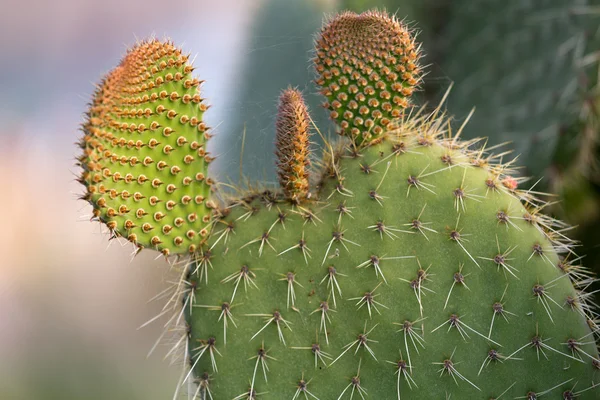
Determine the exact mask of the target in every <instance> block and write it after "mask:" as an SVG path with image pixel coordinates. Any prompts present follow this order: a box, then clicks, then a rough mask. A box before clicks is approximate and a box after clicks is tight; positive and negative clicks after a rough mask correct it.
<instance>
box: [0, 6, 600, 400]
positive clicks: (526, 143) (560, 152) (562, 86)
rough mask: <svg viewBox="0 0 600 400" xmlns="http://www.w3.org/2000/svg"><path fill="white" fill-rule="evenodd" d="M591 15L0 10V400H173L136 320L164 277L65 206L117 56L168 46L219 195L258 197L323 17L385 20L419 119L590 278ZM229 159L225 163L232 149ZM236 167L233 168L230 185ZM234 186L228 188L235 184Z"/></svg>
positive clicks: (491, 9) (152, 329) (307, 86)
mask: <svg viewBox="0 0 600 400" xmlns="http://www.w3.org/2000/svg"><path fill="white" fill-rule="evenodd" d="M599 3H600V2H599V1H598V0H560V1H559V0H512V1H506V0H452V1H450V0H219V1H214V0H180V1H177V2H168V1H156V0H129V1H123V0H98V1H92V0H79V1H76V0H54V1H45V0H37V1H36V0H0V184H1V186H0V187H1V189H0V211H1V213H2V214H1V218H0V228H1V229H0V250H1V252H0V254H2V256H1V258H0V399H3V400H4V399H8V400H13V399H27V400H30V399H35V400H37V399H48V400H50V399H61V400H71V399H73V400H75V399H92V400H95V399H99V400H100V399H102V400H104V399H117V400H120V399H123V400H134V399H145V400H154V399H156V400H162V399H170V398H172V397H173V393H174V389H175V387H176V385H177V378H178V375H179V372H180V369H179V368H178V367H175V366H171V365H170V364H171V362H170V361H171V360H170V359H167V360H163V358H164V356H165V354H166V352H167V351H168V348H169V346H168V343H166V344H165V345H161V346H159V347H158V348H157V350H156V351H155V352H154V354H153V355H151V356H150V357H147V353H148V351H149V350H150V349H151V348H152V347H153V345H154V343H155V341H156V339H157V338H158V337H159V336H160V334H161V332H162V324H163V323H164V322H165V321H164V319H162V320H161V319H159V320H157V321H156V322H155V323H153V324H150V325H149V326H147V327H144V328H143V329H138V328H139V327H140V326H141V325H142V324H144V323H145V322H146V321H148V320H149V319H151V318H152V317H153V316H155V315H157V314H158V313H159V312H160V310H161V307H162V304H160V303H159V302H148V300H149V299H151V298H152V297H153V296H154V295H155V294H157V293H159V292H160V291H161V290H164V289H165V288H167V287H168V286H169V281H171V280H173V279H176V277H174V276H173V274H172V272H171V271H170V268H169V266H168V264H167V263H166V262H165V261H164V260H163V259H162V258H156V257H155V254H153V253H152V252H150V251H144V252H142V253H141V254H140V255H139V256H137V257H135V258H132V248H131V247H130V246H128V245H122V244H120V243H118V242H117V241H113V242H111V243H109V242H108V240H107V239H108V238H107V236H106V235H105V234H104V233H103V232H102V229H100V227H99V226H98V225H97V224H92V223H90V222H89V216H90V213H91V209H90V207H89V206H88V205H87V204H86V203H84V202H82V201H78V200H77V196H78V195H79V194H81V192H82V190H81V188H80V187H79V185H78V184H77V183H76V182H75V177H76V176H77V174H78V173H79V171H78V169H77V167H75V165H74V159H75V156H76V154H77V151H78V150H77V149H76V146H75V145H74V143H75V141H76V140H77V139H78V137H79V136H80V135H81V133H80V132H79V125H80V124H81V123H82V121H83V119H82V118H83V117H82V115H83V112H84V111H85V109H86V104H87V102H88V101H89V99H90V95H91V93H92V91H93V89H94V83H95V82H98V80H99V79H100V78H101V77H102V76H103V74H105V73H106V72H108V71H109V70H110V69H111V68H112V67H114V66H115V65H116V63H117V62H118V60H119V59H120V57H121V56H122V55H123V53H124V52H125V50H126V49H127V47H128V46H131V45H132V44H134V43H135V42H136V41H137V40H139V39H143V38H147V37H150V36H155V37H158V38H171V39H173V40H174V41H175V42H176V43H177V44H179V45H181V46H183V48H184V49H185V50H186V51H188V52H190V53H191V54H192V55H193V56H195V66H196V67H197V70H196V73H197V75H198V76H199V77H200V78H201V79H205V80H206V83H205V84H204V85H203V89H202V90H203V96H204V97H207V98H208V99H209V100H210V103H211V104H212V106H213V107H212V108H211V109H210V111H209V112H208V113H207V118H208V123H209V125H210V126H212V127H214V128H215V129H214V130H215V133H216V136H215V138H214V139H213V140H212V141H211V146H212V149H211V150H212V152H213V153H214V154H217V155H218V156H219V158H218V160H217V162H215V164H214V169H213V171H212V173H213V174H214V175H216V176H218V177H219V178H220V179H221V180H222V181H225V182H227V181H231V182H239V181H240V180H241V177H242V176H244V177H245V178H246V179H249V180H251V181H252V180H258V179H260V180H266V181H272V180H273V178H274V173H273V168H272V165H273V156H272V153H273V152H272V141H273V135H274V128H273V121H274V117H275V115H274V111H275V108H276V104H277V94H278V92H279V91H280V90H281V89H283V88H285V87H286V86H287V85H288V84H291V85H294V86H298V87H300V88H301V89H302V90H303V91H304V92H305V94H306V96H307V98H308V100H309V103H310V105H311V108H312V110H313V118H314V119H315V120H316V121H317V123H318V124H319V126H320V127H321V130H322V131H323V132H325V133H326V134H327V133H331V134H333V130H332V128H331V126H330V125H329V123H328V121H327V120H326V118H325V113H324V112H322V110H320V109H319V105H318V104H319V98H318V96H317V94H316V90H315V89H314V87H313V86H312V83H311V78H312V71H311V69H310V67H309V63H308V59H309V57H310V49H311V44H312V37H313V36H312V35H313V34H314V32H315V31H316V30H317V29H318V27H319V26H320V24H321V20H322V18H323V15H324V14H328V13H332V12H335V10H340V9H346V8H350V9H353V10H355V11H361V10H364V9H367V8H369V7H372V6H379V7H387V9H388V10H390V11H391V12H396V13H397V15H398V17H399V18H406V20H407V21H408V22H409V23H410V24H411V25H412V26H414V27H415V28H416V29H418V30H419V31H420V39H421V40H422V42H423V49H424V52H425V54H426V58H425V63H426V64H429V65H430V66H429V67H428V69H429V71H430V72H429V75H428V76H427V78H426V79H427V80H426V82H427V83H426V85H425V86H424V88H423V91H422V92H421V93H420V94H419V98H418V102H424V101H429V102H431V103H432V104H435V102H436V101H438V100H439V98H440V96H441V94H442V93H443V92H444V91H445V90H446V89H447V88H448V86H449V85H450V83H451V82H454V83H455V85H454V88H453V90H452V93H451V96H450V99H449V103H448V108H449V111H450V112H451V113H453V114H455V115H456V121H457V123H461V122H462V121H464V119H465V118H466V116H467V114H468V113H469V112H470V110H471V109H472V107H476V111H475V114H474V116H473V118H472V119H471V122H470V124H469V125H468V127H467V129H466V130H465V133H464V135H465V136H467V137H473V136H476V135H482V136H487V137H489V145H495V144H499V143H503V142H506V141H510V142H511V144H508V145H507V146H506V148H507V149H511V148H513V149H516V152H517V153H520V154H523V156H522V159H520V163H521V164H522V165H524V166H525V167H526V168H525V169H524V170H523V174H524V175H529V176H532V180H531V182H530V183H534V182H536V181H537V180H538V179H540V178H541V181H540V183H539V184H538V186H536V189H538V188H539V189H540V190H552V191H553V192H556V193H557V194H558V196H556V197H555V198H552V201H554V200H556V201H557V202H558V203H557V204H552V205H550V206H548V207H547V209H546V210H545V211H546V212H548V213H550V214H552V215H555V216H558V217H560V218H562V219H565V220H567V221H568V222H569V223H571V224H572V225H577V228H575V229H574V230H572V231H571V232H570V234H571V236H573V237H575V238H576V239H578V240H580V241H581V243H582V245H581V247H580V248H578V249H577V251H578V253H579V254H581V255H586V257H585V258H584V264H585V265H587V266H588V267H590V268H592V269H595V270H596V271H600V256H599V254H600V239H599V238H600V222H599V221H600V207H599V204H600V201H599V198H600V179H599V171H598V141H599V130H598V127H599V126H600V123H599V120H600V119H599V118H598V106H599V105H600V100H598V99H600V96H599V95H598V93H599V91H598V79H597V77H598V58H599V55H600V34H599V32H598V26H599V25H600V23H599V22H600V4H599ZM244 130H245V131H246V135H247V136H246V147H245V151H244V156H243V158H240V152H241V146H242V140H241V138H242V133H243V132H244ZM240 159H242V160H243V162H242V168H240ZM240 171H241V172H240Z"/></svg>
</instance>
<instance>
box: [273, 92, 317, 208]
mask: <svg viewBox="0 0 600 400" xmlns="http://www.w3.org/2000/svg"><path fill="white" fill-rule="evenodd" d="M276 127H277V130H276V137H275V154H276V155H277V175H278V177H279V183H280V185H281V187H282V189H283V192H284V194H285V196H286V198H288V199H289V200H291V201H293V202H294V203H300V202H301V201H302V199H305V198H307V197H308V196H309V183H308V166H309V164H310V160H309V156H310V149H309V144H310V118H309V116H308V110H307V108H306V104H305V103H304V99H303V98H302V93H300V91H299V90H297V89H292V88H288V89H286V90H284V91H283V93H282V94H281V96H280V97H279V111H278V114H277V125H276Z"/></svg>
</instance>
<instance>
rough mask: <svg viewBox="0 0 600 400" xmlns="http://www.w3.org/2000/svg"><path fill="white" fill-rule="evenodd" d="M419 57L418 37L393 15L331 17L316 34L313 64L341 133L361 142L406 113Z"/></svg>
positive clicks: (415, 80) (376, 12) (375, 14)
mask: <svg viewBox="0 0 600 400" xmlns="http://www.w3.org/2000/svg"><path fill="white" fill-rule="evenodd" d="M418 60H419V51H418V48H417V45H416V44H415V42H414V39H413V38H412V36H411V35H410V32H409V31H408V30H407V29H406V27H405V26H404V25H402V24H401V23H400V22H399V21H397V20H396V19H395V18H394V17H390V16H389V15H387V14H385V13H382V12H378V11H369V12H365V13H362V14H355V13H353V12H346V13H343V14H340V15H338V16H336V17H334V18H332V19H331V21H329V23H327V24H326V25H325V26H324V28H323V29H322V30H321V32H320V34H319V36H318V37H317V40H316V57H315V68H316V70H317V73H318V75H319V77H318V79H317V84H318V85H319V86H321V87H322V91H321V93H323V94H324V95H325V97H327V100H328V102H327V103H325V106H326V108H328V109H329V110H330V116H331V118H332V119H333V120H334V121H336V122H337V123H338V124H339V126H340V128H341V130H342V133H343V134H345V135H348V136H350V137H352V138H353V139H354V141H355V142H356V143H357V144H361V143H362V142H363V141H364V140H367V141H369V140H370V139H376V138H377V137H379V136H381V134H382V132H383V131H384V129H385V127H386V126H387V125H388V124H389V123H390V121H392V120H393V119H395V118H399V117H400V116H402V114H403V112H404V110H405V109H406V108H407V107H408V104H409V103H408V97H409V96H410V95H411V94H412V93H413V91H414V90H415V86H416V85H417V84H418V83H419V79H420V67H419V65H418Z"/></svg>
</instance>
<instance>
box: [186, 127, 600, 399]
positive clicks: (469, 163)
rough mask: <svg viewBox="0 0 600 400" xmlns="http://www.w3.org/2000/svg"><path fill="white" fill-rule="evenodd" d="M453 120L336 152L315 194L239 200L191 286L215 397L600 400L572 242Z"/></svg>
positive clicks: (202, 371)
mask: <svg viewBox="0 0 600 400" xmlns="http://www.w3.org/2000/svg"><path fill="white" fill-rule="evenodd" d="M446 124H447V121H446V120H445V119H444V118H435V117H432V119H427V118H417V119H411V120H407V121H405V122H404V123H400V124H399V127H398V129H397V130H396V131H392V132H390V131H388V132H387V133H386V135H385V139H384V140H383V141H382V143H380V144H377V145H374V146H371V147H367V148H366V149H364V150H362V151H360V152H359V153H356V152H355V151H354V150H351V149H345V150H343V151H341V152H340V153H338V154H335V157H329V158H330V159H335V160H338V161H339V163H337V162H336V163H335V164H332V165H330V168H329V169H328V171H326V177H325V179H324V185H323V186H322V187H321V189H320V191H319V193H318V200H315V201H314V202H312V203H309V204H303V205H302V206H292V205H289V204H288V203H287V202H285V201H284V200H282V199H281V198H280V199H279V200H278V196H277V195H276V194H273V193H262V194H257V195H255V196H249V197H248V198H246V199H244V200H239V201H237V202H235V203H234V204H232V205H231V207H230V208H228V209H226V210H225V213H228V215H227V216H226V217H224V219H223V220H222V222H223V227H222V228H219V229H215V230H214V233H213V235H212V236H211V238H210V240H209V242H208V244H207V247H206V248H205V250H204V253H203V256H202V257H201V258H200V260H199V261H198V262H197V263H195V264H192V266H191V267H190V268H191V269H190V270H189V274H188V277H187V281H188V282H189V284H188V285H186V286H187V287H188V288H191V289H189V290H186V292H185V293H184V299H186V300H187V302H188V304H190V305H191V307H189V308H186V310H187V311H186V312H187V320H188V322H189V324H190V332H191V333H190V341H189V354H190V363H191V365H192V366H193V372H194V376H195V377H196V381H197V382H198V383H199V385H200V386H199V387H198V390H199V392H198V393H199V394H201V395H200V397H199V398H202V399H204V398H214V399H233V398H239V399H246V398H257V399H261V398H262V399H286V398H289V399H296V398H305V397H304V395H305V394H307V395H308V396H309V398H319V399H349V398H351V396H352V392H354V397H355V398H358V397H361V394H362V395H363V396H365V398H367V395H368V398H373V399H396V398H400V396H401V397H402V399H444V398H458V399H467V398H486V399H487V398H497V397H498V396H500V395H501V394H503V393H504V397H506V398H520V396H522V398H535V397H532V396H533V394H537V396H539V395H541V394H542V393H546V392H547V391H549V390H551V391H550V392H549V393H551V396H548V398H570V397H561V395H563V393H567V392H569V391H571V392H573V393H577V392H580V394H579V397H578V398H582V399H585V398H587V399H593V398H597V396H598V394H600V389H599V388H592V386H593V385H594V382H597V381H598V379H600V371H599V370H598V366H599V364H598V353H597V350H596V345H595V344H594V340H593V334H592V333H591V330H590V326H588V324H587V322H586V315H587V314H586V310H587V309H588V308H587V306H586V305H585V302H584V300H585V295H583V294H581V293H580V292H578V291H577V290H576V289H575V288H574V287H573V284H572V281H577V280H579V279H581V276H580V275H579V274H580V273H582V270H581V269H580V268H579V267H576V266H571V265H569V264H568V262H566V261H561V260H563V259H562V258H559V255H558V253H560V252H564V251H568V250H569V246H570V244H569V242H568V241H565V240H564V238H563V237H562V236H561V235H560V234H556V233H552V231H548V230H547V229H546V228H545V226H547V225H548V220H547V219H545V218H542V217H541V216H539V215H538V214H537V212H536V209H535V208H533V207H532V205H531V202H532V198H531V196H530V195H529V194H527V192H521V191H519V190H511V189H509V188H507V186H511V184H510V183H509V182H512V181H511V180H510V179H511V178H510V177H509V180H508V181H507V185H506V186H505V185H504V184H503V183H502V182H503V180H504V179H505V178H506V176H505V175H504V174H505V173H506V172H508V171H507V170H505V169H504V167H503V166H500V165H492V164H489V165H485V163H483V162H482V155H481V153H479V152H471V151H469V150H468V146H469V144H468V143H467V144H464V143H460V142H458V141H455V140H453V139H445V140H444V139H443V138H441V137H440V136H441V135H442V128H443V127H445V126H446ZM487 160H488V161H489V160H490V159H487ZM475 161H477V162H475ZM479 165H483V166H479ZM511 187H513V188H514V186H511ZM522 201H526V202H528V203H529V206H527V207H526V206H524V205H522ZM567 259H568V258H567ZM210 266H214V269H210ZM205 273H208V274H209V276H208V282H207V283H205V278H206V277H204V279H203V280H202V282H201V281H200V277H201V276H202V275H203V274H205ZM594 328H595V327H594ZM398 373H399V374H398ZM356 377H359V379H357V378H356ZM190 379H191V378H190ZM585 389H587V390H585ZM209 390H210V394H211V396H212V397H210V396H209V395H208V393H209ZM250 390H253V391H254V392H255V393H256V397H252V396H249V395H248V394H249V391H250ZM309 392H310V393H309ZM342 393H343V395H342ZM311 394H312V396H311ZM567 395H568V393H567V394H565V395H564V396H567ZM236 396H239V397H236ZM313 396H314V397H313ZM527 396H529V397H527Z"/></svg>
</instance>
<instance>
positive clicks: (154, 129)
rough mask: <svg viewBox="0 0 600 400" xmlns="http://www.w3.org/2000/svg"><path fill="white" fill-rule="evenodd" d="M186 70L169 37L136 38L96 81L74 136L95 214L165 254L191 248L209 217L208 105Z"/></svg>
mask: <svg viewBox="0 0 600 400" xmlns="http://www.w3.org/2000/svg"><path fill="white" fill-rule="evenodd" d="M192 71H193V67H192V66H191V65H190V64H189V63H188V56H186V55H183V54H182V52H181V50H179V49H177V48H176V47H175V46H173V45H172V44H171V43H162V42H159V41H157V40H152V41H148V42H144V43H140V44H138V45H137V46H136V47H135V48H133V49H132V50H130V51H129V52H128V54H127V55H126V56H125V57H124V58H123V60H122V61H121V64H120V65H119V66H118V67H117V68H115V69H114V70H113V71H111V72H110V73H109V74H108V75H107V76H106V77H105V78H104V80H103V81H102V83H101V84H100V85H99V87H98V88H97V90H96V93H95V95H94V98H93V100H92V104H91V107H90V110H89V112H88V115H87V121H86V122H85V123H84V125H83V132H84V136H83V139H82V140H81V142H80V144H81V148H82V149H83V155H82V156H81V157H80V159H79V161H80V165H81V166H82V167H83V174H82V176H81V177H80V181H81V182H82V183H83V184H84V185H85V186H86V188H87V193H86V194H85V196H84V197H85V199H87V200H88V201H89V202H90V203H91V204H92V205H93V206H94V216H95V217H97V218H98V219H100V220H101V221H102V222H104V223H106V225H107V226H108V227H109V229H110V230H111V231H112V232H113V233H114V234H115V235H117V236H123V237H125V238H127V239H128V240H130V241H131V242H133V243H135V244H136V245H138V246H139V248H142V247H151V248H155V249H158V250H159V251H162V252H163V253H164V254H165V255H169V254H176V253H183V252H188V251H189V252H194V251H195V250H196V249H197V245H198V243H199V242H200V241H201V239H202V238H203V237H205V236H206V235H207V233H208V230H207V229H206V226H207V225H208V223H209V222H210V212H209V208H210V205H211V204H210V203H209V202H208V200H207V198H208V195H209V193H210V185H211V183H212V182H211V180H210V179H209V178H208V177H207V176H206V170H207V165H208V163H209V162H210V161H211V157H210V155H209V154H208V153H207V152H206V150H205V142H206V140H207V139H208V137H209V135H208V132H207V130H208V128H207V126H206V125H205V123H204V122H202V115H203V114H204V111H205V110H206V108H207V106H206V104H204V102H203V99H202V98H201V97H200V94H199V92H198V86H199V85H200V81H199V80H198V79H196V78H193V77H192V76H191V73H192Z"/></svg>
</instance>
